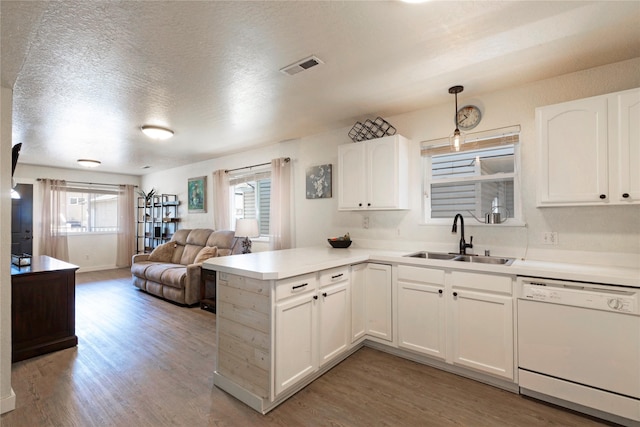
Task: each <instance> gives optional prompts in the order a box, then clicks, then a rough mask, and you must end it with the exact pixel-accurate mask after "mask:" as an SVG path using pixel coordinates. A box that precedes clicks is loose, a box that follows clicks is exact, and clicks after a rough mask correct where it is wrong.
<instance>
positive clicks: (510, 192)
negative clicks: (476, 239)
mask: <svg viewBox="0 0 640 427" xmlns="http://www.w3.org/2000/svg"><path fill="white" fill-rule="evenodd" d="M519 132H520V127H519V126H512V127H509V128H503V129H497V130H493V131H487V132H478V133H473V134H469V135H467V142H466V143H465V144H464V145H463V149H462V150H461V151H460V152H451V151H450V150H449V148H448V144H445V140H435V141H425V142H423V143H422V147H421V152H422V157H423V177H424V179H423V196H424V203H423V206H424V216H423V219H424V221H425V223H435V224H439V223H444V222H443V220H446V222H448V221H450V220H451V218H453V217H454V216H455V215H456V214H457V213H460V214H462V215H463V216H464V218H465V220H467V224H469V225H477V224H479V223H485V218H486V215H487V214H488V213H496V212H497V213H500V215H501V217H502V221H504V222H502V224H508V225H522V219H521V208H520V205H521V203H520V188H519V165H520V147H519ZM474 218H475V219H474ZM476 220H477V221H476ZM505 220H506V221H505Z"/></svg>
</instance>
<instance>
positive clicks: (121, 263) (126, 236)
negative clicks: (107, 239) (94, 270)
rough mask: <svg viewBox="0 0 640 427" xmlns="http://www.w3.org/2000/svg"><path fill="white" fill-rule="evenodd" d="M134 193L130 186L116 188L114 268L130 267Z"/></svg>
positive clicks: (133, 248) (133, 246) (132, 246)
mask: <svg viewBox="0 0 640 427" xmlns="http://www.w3.org/2000/svg"><path fill="white" fill-rule="evenodd" d="M134 209H135V193H134V186H133V185H131V184H127V185H120V186H118V241H117V248H116V267H130V266H131V259H132V257H133V254H134V253H135V246H136V240H135V239H136V222H135V215H134Z"/></svg>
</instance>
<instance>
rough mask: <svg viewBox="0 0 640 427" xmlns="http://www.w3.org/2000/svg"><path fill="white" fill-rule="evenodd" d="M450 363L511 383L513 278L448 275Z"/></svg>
mask: <svg viewBox="0 0 640 427" xmlns="http://www.w3.org/2000/svg"><path fill="white" fill-rule="evenodd" d="M451 281H452V291H451V297H450V298H451V299H450V301H451V310H450V311H449V314H450V316H451V330H450V332H451V340H450V341H451V345H452V347H451V348H452V361H453V364H455V365H461V366H465V367H468V368H472V369H475V370H477V371H481V372H486V373H489V374H493V375H496V376H499V377H503V378H507V379H513V371H514V344H513V342H514V338H513V331H514V328H513V322H514V314H513V296H512V293H513V278H512V277H509V276H496V275H489V274H480V273H468V272H462V271H454V272H452V273H451Z"/></svg>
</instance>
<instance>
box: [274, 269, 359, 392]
mask: <svg viewBox="0 0 640 427" xmlns="http://www.w3.org/2000/svg"><path fill="white" fill-rule="evenodd" d="M318 277H319V280H316V274H315V273H314V274H307V275H304V276H297V277H293V278H291V279H284V280H279V281H278V282H277V283H276V301H277V302H276V306H275V316H276V319H275V394H276V395H278V394H280V393H281V392H283V391H285V390H286V389H288V388H289V387H290V386H292V385H294V384H296V383H297V382H298V381H299V380H301V379H302V378H304V377H306V376H307V375H309V374H311V373H313V372H315V371H316V370H317V369H318V368H319V367H321V366H323V365H325V364H326V363H328V362H330V361H331V360H333V359H334V358H335V357H337V356H339V355H340V354H341V353H342V352H343V351H345V350H347V347H348V345H349V324H350V322H349V320H350V314H351V310H350V298H349V267H340V268H336V269H331V270H325V271H321V272H320V273H319V274H318Z"/></svg>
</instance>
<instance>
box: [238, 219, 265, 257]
mask: <svg viewBox="0 0 640 427" xmlns="http://www.w3.org/2000/svg"><path fill="white" fill-rule="evenodd" d="M236 236H237V237H239V238H242V237H244V240H243V241H242V253H243V254H250V253H251V240H249V238H250V237H260V230H259V228H258V220H257V219H237V220H236Z"/></svg>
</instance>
